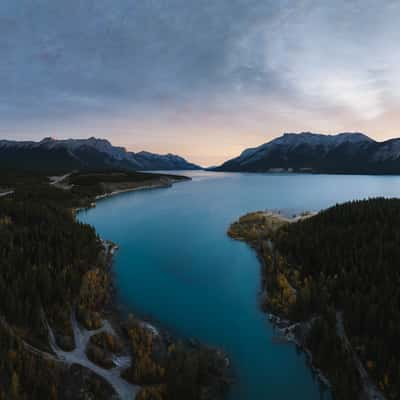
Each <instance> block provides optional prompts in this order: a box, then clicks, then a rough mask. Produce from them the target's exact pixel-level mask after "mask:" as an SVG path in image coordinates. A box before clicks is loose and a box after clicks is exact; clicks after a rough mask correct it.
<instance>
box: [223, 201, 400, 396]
mask: <svg viewBox="0 0 400 400" xmlns="http://www.w3.org/2000/svg"><path fill="white" fill-rule="evenodd" d="M399 225H400V200H399V199H383V198H376V199H369V200H364V201H353V202H349V203H345V204H341V205H337V206H334V207H332V208H329V209H327V210H325V211H322V212H320V213H318V214H317V215H315V216H311V217H307V218H302V219H300V220H299V221H297V222H292V223H290V222H289V221H288V220H285V219H284V218H282V219H281V218H280V217H274V216H271V215H267V214H265V213H254V214H250V215H248V216H245V217H242V218H241V219H240V220H239V222H238V223H236V224H233V225H232V227H231V231H230V233H231V236H233V237H236V238H240V239H245V240H246V241H248V242H249V243H250V244H252V245H253V246H254V247H255V248H256V249H257V250H258V252H259V253H260V255H261V256H262V258H263V259H264V261H265V265H264V267H263V285H264V288H265V289H266V291H267V295H266V296H264V297H263V299H262V300H263V307H264V308H265V309H266V310H269V311H272V312H274V313H276V314H278V315H280V316H283V317H285V318H289V319H290V320H292V321H307V324H303V325H305V326H311V330H309V331H307V335H306V338H305V339H304V340H305V343H304V344H305V345H306V347H308V348H309V349H311V351H312V354H313V362H314V364H315V365H316V366H318V367H319V368H321V369H322V370H323V371H324V373H325V374H327V376H328V377H329V379H330V381H331V383H332V386H333V390H334V393H335V395H336V398H337V399H344V400H345V399H356V398H359V397H360V394H361V391H362V390H365V387H366V385H367V383H368V376H369V377H371V378H372V379H373V381H374V382H375V383H376V385H377V386H378V387H379V389H380V390H382V391H383V392H384V393H385V395H386V396H387V398H388V399H399V397H400V375H399V374H400V343H399V340H398V339H399V337H400V285H399V283H400V267H399V262H400V231H399V229H398V227H399ZM300 326H301V325H300ZM303 334H304V332H303ZM358 360H359V361H360V363H361V364H360V365H359V364H358ZM371 398H372V397H371Z"/></svg>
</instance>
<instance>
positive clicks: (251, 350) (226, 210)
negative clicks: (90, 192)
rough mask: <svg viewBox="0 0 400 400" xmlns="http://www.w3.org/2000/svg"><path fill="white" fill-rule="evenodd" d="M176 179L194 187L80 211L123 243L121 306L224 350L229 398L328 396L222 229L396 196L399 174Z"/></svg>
mask: <svg viewBox="0 0 400 400" xmlns="http://www.w3.org/2000/svg"><path fill="white" fill-rule="evenodd" d="M180 173H181V174H184V175H187V176H191V177H192V178H193V180H192V181H190V182H183V183H178V184H175V185H174V186H173V187H171V188H166V189H156V190H145V191H138V192H130V193H123V194H120V195H118V196H114V197H110V198H106V199H103V200H101V201H99V202H98V204H97V207H96V208H93V209H90V210H88V211H84V212H81V213H79V219H80V220H81V221H83V222H87V223H89V224H91V225H93V226H94V227H95V228H96V230H97V231H98V233H99V234H100V236H101V237H102V238H104V239H110V240H112V241H114V242H116V243H117V244H118V245H119V246H120V250H119V251H118V252H117V254H116V257H115V280H116V282H115V283H116V288H117V290H118V296H119V299H120V302H121V304H123V305H124V306H125V307H126V310H128V311H132V312H133V313H136V314H137V315H139V316H150V317H151V318H152V319H154V320H155V321H158V322H159V323H160V324H161V325H162V326H165V327H166V328H168V329H169V330H171V332H173V333H175V334H177V335H179V336H182V337H185V338H196V339H199V340H200V341H201V342H204V343H207V344H209V345H212V346H218V347H221V348H222V349H224V350H225V351H226V352H227V353H228V355H229V357H230V358H231V361H232V364H233V370H234V374H235V384H234V385H233V387H232V389H231V392H230V395H229V398H230V399H232V400H264V399H265V400H277V399H278V400H289V399H290V400H292V399H307V400H313V399H330V394H329V393H328V391H326V390H324V389H323V388H321V385H320V384H319V382H318V381H317V380H316V379H315V378H314V377H313V374H312V372H311V370H310V368H309V367H308V366H307V361H306V358H305V356H304V354H302V353H299V352H298V351H297V350H296V347H295V346H294V345H292V344H278V343H276V341H274V340H273V338H274V335H275V334H274V330H273V328H272V326H271V324H270V323H269V322H268V320H267V318H266V316H265V314H263V313H262V312H261V311H260V310H259V308H258V302H257V294H258V292H259V289H260V265H259V262H258V260H257V257H256V254H255V253H254V252H253V251H252V250H251V249H250V248H249V247H248V246H247V245H246V244H244V243H241V242H237V241H233V240H231V239H230V238H229V237H228V236H227V235H226V231H227V229H228V227H229V225H230V223H232V222H233V221H235V220H236V219H237V218H238V217H240V216H241V215H243V214H245V213H247V212H249V211H256V210H265V209H281V210H286V211H287V210H293V212H298V211H305V210H308V211H317V210H320V209H322V208H326V207H328V206H331V205H333V204H335V203H337V202H343V201H347V200H351V199H362V198H366V197H376V196H385V197H399V196H400V177H394V176H349V175H307V174H242V173H213V172H204V171H199V172H180ZM291 212H292V211H291Z"/></svg>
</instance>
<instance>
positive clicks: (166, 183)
mask: <svg viewBox="0 0 400 400" xmlns="http://www.w3.org/2000/svg"><path fill="white" fill-rule="evenodd" d="M190 180H191V178H188V177H184V176H182V179H177V178H170V177H167V178H160V179H159V181H158V182H154V183H152V184H149V185H143V186H136V187H131V188H126V189H119V190H114V191H112V192H109V193H104V194H100V195H98V196H96V197H95V198H94V203H95V202H96V201H98V200H102V199H106V198H108V197H112V196H116V195H118V194H121V193H128V192H136V191H140V190H152V189H163V188H169V187H172V186H173V185H174V184H175V183H180V182H186V181H190Z"/></svg>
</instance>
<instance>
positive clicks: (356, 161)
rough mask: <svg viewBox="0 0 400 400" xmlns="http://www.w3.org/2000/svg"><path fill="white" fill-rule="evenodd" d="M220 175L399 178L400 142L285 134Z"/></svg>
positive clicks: (250, 151)
mask: <svg viewBox="0 0 400 400" xmlns="http://www.w3.org/2000/svg"><path fill="white" fill-rule="evenodd" d="M214 170H216V171H232V172H240V171H243V172H314V173H348V174H399V173H400V139H389V140H386V141H383V142H377V141H375V140H374V139H372V138H370V137H369V136H367V135H365V134H363V133H361V132H343V133H338V134H335V135H324V134H321V133H312V132H301V133H284V134H283V135H282V136H279V137H277V138H275V139H273V140H271V141H269V142H267V143H264V144H262V145H260V146H257V147H254V148H249V149H245V150H244V151H243V152H242V153H241V154H240V155H239V156H238V157H235V158H232V159H230V160H228V161H226V162H224V163H223V164H222V165H220V166H219V167H217V168H214Z"/></svg>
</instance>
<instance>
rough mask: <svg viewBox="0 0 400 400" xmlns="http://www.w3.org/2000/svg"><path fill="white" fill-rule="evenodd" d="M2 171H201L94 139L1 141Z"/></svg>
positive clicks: (178, 159)
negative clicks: (111, 169) (116, 169)
mask: <svg viewBox="0 0 400 400" xmlns="http://www.w3.org/2000/svg"><path fill="white" fill-rule="evenodd" d="M0 168H4V169H23V170H35V171H48V170H52V171H69V170H74V169H110V168H114V169H115V168H118V169H127V170H190V169H200V167H199V166H198V165H195V164H192V163H190V162H188V161H186V160H185V159H184V158H182V157H180V156H177V155H174V154H165V155H159V154H153V153H149V152H146V151H141V152H138V153H133V152H130V151H127V150H126V149H125V148H123V147H117V146H113V145H112V144H111V143H110V142H109V141H108V140H105V139H97V138H94V137H91V138H89V139H66V140H57V139H53V138H50V137H48V138H45V139H43V140H42V141H40V142H33V141H11V140H0Z"/></svg>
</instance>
